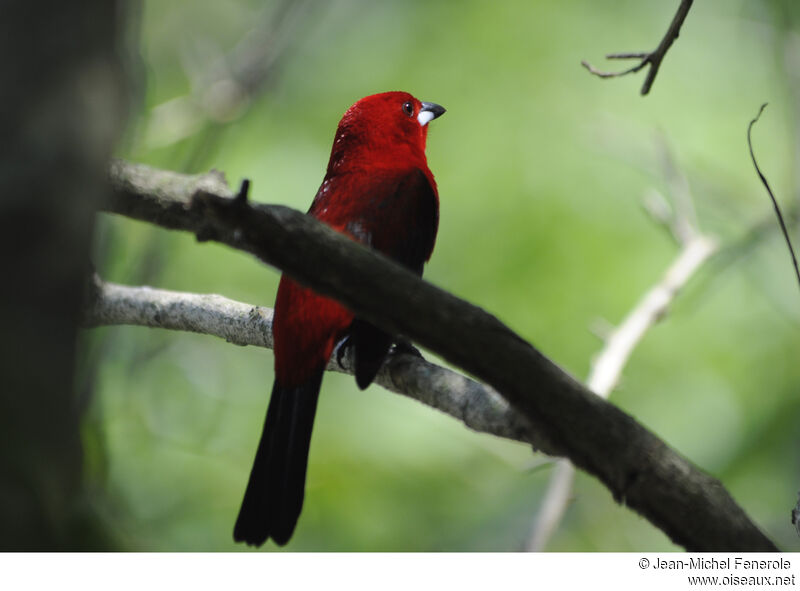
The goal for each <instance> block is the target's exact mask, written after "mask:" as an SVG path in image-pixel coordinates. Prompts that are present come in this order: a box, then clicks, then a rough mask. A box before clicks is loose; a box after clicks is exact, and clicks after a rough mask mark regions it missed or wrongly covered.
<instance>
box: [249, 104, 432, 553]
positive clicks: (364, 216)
mask: <svg viewBox="0 0 800 591" xmlns="http://www.w3.org/2000/svg"><path fill="white" fill-rule="evenodd" d="M442 113H444V109H443V108H442V107H440V106H439V105H436V104H433V103H423V102H420V101H419V100H417V99H415V98H414V97H413V96H411V95H410V94H408V93H405V92H386V93H382V94H375V95H371V96H368V97H365V98H363V99H361V100H360V101H358V102H357V103H355V104H354V105H353V106H352V107H350V108H349V109H348V110H347V112H346V113H345V114H344V116H343V117H342V120H341V121H340V122H339V127H338V129H337V130H336V136H335V138H334V141H333V148H332V150H331V157H330V160H329V162H328V169H327V172H326V174H325V178H324V179H323V181H322V185H321V186H320V188H319V191H318V192H317V195H316V197H315V198H314V202H313V203H312V204H311V209H309V212H308V213H309V215H311V216H313V217H315V218H317V219H318V220H320V221H322V222H324V223H326V224H328V225H329V226H331V227H332V228H334V229H335V230H337V231H339V232H341V233H343V234H346V235H347V236H349V237H350V238H352V239H353V240H356V241H357V242H361V243H363V244H366V245H368V246H370V247H372V248H374V249H376V250H378V251H380V252H382V253H383V254H385V255H387V256H389V257H390V258H392V259H394V260H396V261H397V262H399V263H401V264H402V265H405V266H406V267H408V268H409V269H410V270H412V271H413V272H415V273H417V274H419V275H422V268H423V265H424V263H425V262H426V261H427V260H428V259H429V258H430V256H431V252H432V251H433V245H434V242H435V239H436V230H437V227H438V223H439V196H438V193H437V190H436V183H435V182H434V179H433V174H432V173H431V171H430V169H429V168H428V164H427V160H426V158H425V143H426V139H427V133H428V126H427V123H428V122H430V121H431V120H432V119H435V118H436V117H438V116H439V115H441V114H442ZM273 335H274V342H275V383H274V385H273V389H272V397H271V399H270V404H269V408H268V409H267V417H266V421H265V423H264V430H263V432H262V435H261V440H260V442H259V446H258V450H257V452H256V458H255V461H254V463H253V469H252V471H251V473H250V480H249V482H248V485H247V490H246V492H245V497H244V500H243V502H242V507H241V509H240V511H239V517H238V519H237V521H236V526H235V528H234V539H235V540H236V541H244V542H247V543H248V544H253V545H261V544H263V543H264V541H266V540H267V539H268V538H272V539H273V540H275V542H276V543H278V544H280V545H283V544H285V543H286V542H287V541H288V540H289V538H290V537H291V535H292V533H293V531H294V527H295V525H296V523H297V519H298V517H299V515H300V511H301V509H302V505H303V495H304V489H305V474H306V466H307V463H308V447H309V443H310V440H311V430H312V427H313V422H314V413H315V411H316V405H317V397H318V395H319V387H320V384H321V381H322V374H323V372H324V370H325V366H326V365H327V363H328V360H329V359H330V356H331V354H332V352H333V350H334V348H335V346H336V344H337V343H338V342H339V341H341V340H342V339H344V338H349V343H350V344H351V345H352V347H353V349H354V356H355V374H356V382H357V384H358V386H359V387H360V388H362V389H363V388H366V387H367V386H368V385H369V384H370V383H371V382H372V380H373V379H374V378H375V375H376V374H377V372H378V370H379V369H380V367H381V365H382V364H383V361H384V359H385V357H386V354H387V353H388V351H389V348H390V346H391V344H392V341H393V337H392V335H388V334H386V333H384V332H383V331H382V330H380V329H378V328H376V327H374V326H372V325H371V324H369V323H368V322H365V321H363V320H360V319H358V318H354V316H353V314H352V313H351V312H349V311H348V310H347V309H346V308H344V307H343V306H342V305H340V304H339V303H337V302H335V301H334V300H331V299H328V298H325V297H322V296H320V295H318V294H316V293H314V292H313V291H312V290H310V289H307V288H305V287H303V286H301V285H299V284H297V283H296V282H294V281H293V280H291V279H289V278H288V277H286V276H285V275H284V276H283V277H282V278H281V282H280V285H279V287H278V295H277V298H276V301H275V315H274V320H273Z"/></svg>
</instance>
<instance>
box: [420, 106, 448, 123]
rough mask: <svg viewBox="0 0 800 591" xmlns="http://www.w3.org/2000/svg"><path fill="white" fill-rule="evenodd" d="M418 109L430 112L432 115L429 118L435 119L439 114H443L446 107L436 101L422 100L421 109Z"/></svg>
mask: <svg viewBox="0 0 800 591" xmlns="http://www.w3.org/2000/svg"><path fill="white" fill-rule="evenodd" d="M420 111H421V112H427V113H430V114H432V115H433V117H431V119H436V118H437V117H439V116H440V115H444V112H445V111H446V109H445V108H444V107H443V106H442V105H437V104H436V103H426V102H423V103H422V109H420Z"/></svg>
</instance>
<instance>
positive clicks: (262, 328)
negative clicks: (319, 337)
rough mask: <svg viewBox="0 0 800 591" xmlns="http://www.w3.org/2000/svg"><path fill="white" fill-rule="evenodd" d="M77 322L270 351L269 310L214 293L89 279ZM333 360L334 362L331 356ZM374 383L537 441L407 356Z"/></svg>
mask: <svg viewBox="0 0 800 591" xmlns="http://www.w3.org/2000/svg"><path fill="white" fill-rule="evenodd" d="M91 292H92V295H91V298H90V301H89V302H88V304H87V307H86V312H85V315H84V319H83V324H84V326H85V327H87V328H91V327H96V326H112V325H132V326H149V327H153V328H166V329H170V330H180V331H186V332H194V333H199V334H206V335H212V336H216V337H220V338H222V339H225V340H226V341H228V342H229V343H233V344H235V345H242V346H245V345H253V346H256V347H265V348H267V349H271V348H272V346H273V345H272V309H271V308H265V307H262V306H254V305H251V304H245V303H242V302H237V301H235V300H230V299H228V298H225V297H222V296H220V295H215V294H195V293H185V292H177V291H168V290H165V289H154V288H152V287H144V286H143V287H131V286H127V285H118V284H115V283H109V282H106V281H103V280H101V279H100V278H99V277H97V276H95V277H94V281H93V284H92V289H91ZM334 357H336V356H334ZM327 369H328V371H337V372H342V373H348V374H351V375H352V373H353V360H352V355H351V354H349V353H348V354H346V355H344V356H343V357H342V365H339V363H338V361H337V360H335V359H332V360H331V361H330V363H328V368H327ZM375 383H376V384H378V385H380V386H383V387H384V388H386V389H387V390H389V391H391V392H395V393H397V394H403V395H404V396H408V397H409V398H413V399H415V400H419V401H420V402H422V403H424V404H427V405H428V406H431V407H433V408H436V409H438V410H440V411H442V412H444V413H447V414H449V415H451V416H453V417H455V418H456V419H458V420H460V421H461V422H463V423H464V424H465V425H466V426H467V427H469V428H470V429H473V430H475V431H478V432H481V433H489V434H491V435H496V436H498V437H504V438H506V439H512V440H514V441H520V442H523V443H529V444H531V445H532V446H534V447H535V448H541V447H542V446H546V445H547V442H545V441H540V440H538V439H537V437H536V436H535V434H534V433H533V430H532V429H531V426H530V424H529V423H528V421H526V420H525V418H523V417H522V416H521V415H520V414H519V413H518V412H516V411H515V410H514V409H513V408H511V406H510V405H509V404H508V402H506V401H505V399H504V398H502V397H501V396H500V395H499V394H498V393H497V392H495V391H494V390H492V389H491V388H489V387H487V386H484V385H483V384H480V383H478V382H476V381H474V380H471V379H469V378H467V377H464V376H462V375H460V374H458V373H456V372H454V371H452V370H449V369H447V368H444V367H441V366H438V365H435V364H433V363H429V362H428V361H425V360H424V359H422V358H421V357H416V356H414V355H410V354H407V353H400V354H394V355H391V356H390V357H389V358H388V359H387V362H386V363H385V364H384V367H383V368H382V369H381V371H380V372H379V373H378V376H377V378H376V379H375Z"/></svg>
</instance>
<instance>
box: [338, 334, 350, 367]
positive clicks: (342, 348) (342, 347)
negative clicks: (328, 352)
mask: <svg viewBox="0 0 800 591" xmlns="http://www.w3.org/2000/svg"><path fill="white" fill-rule="evenodd" d="M352 346H353V342H352V340H351V339H350V337H349V336H346V337H345V338H343V339H342V340H341V341H339V345H338V346H337V347H336V363H337V364H338V365H339V367H340V368H341V369H343V370H347V368H346V367H345V365H344V356H345V355H347V349H349V348H350V347H352Z"/></svg>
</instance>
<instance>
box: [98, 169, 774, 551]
mask: <svg viewBox="0 0 800 591" xmlns="http://www.w3.org/2000/svg"><path fill="white" fill-rule="evenodd" d="M112 185H113V187H114V199H113V201H112V202H111V203H110V204H109V205H108V208H109V210H111V211H114V212H117V213H123V214H125V215H129V216H131V217H135V218H137V219H143V220H145V221H149V222H151V223H157V224H159V225H162V226H164V227H168V228H173V229H183V230H188V231H191V232H194V233H195V234H198V235H199V237H201V238H202V239H204V240H215V241H217V242H221V243H223V244H227V245H229V246H232V247H233V248H236V249H239V250H242V251H244V252H249V253H252V254H254V255H256V256H257V257H259V258H260V259H261V260H263V261H264V262H266V263H268V264H270V265H274V266H276V267H278V268H280V269H282V270H283V271H284V272H285V273H287V274H289V275H290V276H291V277H293V278H294V279H295V280H296V281H298V282H300V283H302V284H304V285H307V286H309V287H310V288H312V289H314V290H315V291H317V292H318V293H320V294H322V295H325V296H328V297H333V298H336V299H337V300H339V301H340V302H342V303H343V304H344V305H345V306H347V307H348V308H349V309H351V310H352V311H353V312H354V313H355V314H357V315H358V316H360V317H362V318H364V319H366V320H368V321H370V322H372V323H373V324H375V325H376V326H379V327H380V328H382V329H384V330H386V331H387V332H389V333H392V334H398V335H405V336H406V337H407V338H409V339H411V340H412V341H414V342H416V343H419V344H420V345H421V346H423V347H425V348H427V349H429V350H431V351H433V352H434V353H437V354H439V355H440V356H441V357H442V358H443V359H445V360H446V361H448V362H450V363H452V364H454V365H456V366H458V367H461V368H462V369H464V370H465V371H466V372H468V373H469V374H472V375H473V376H475V377H476V378H478V379H480V380H482V381H484V382H486V383H487V384H488V385H489V386H491V387H493V388H494V389H496V390H497V391H498V392H499V393H500V394H501V395H502V396H503V397H504V398H505V399H506V400H507V401H508V402H509V403H510V404H511V406H512V407H513V408H514V409H516V410H517V411H518V412H519V413H520V414H522V415H523V416H524V417H525V418H526V419H527V420H528V421H529V422H530V424H531V426H532V428H533V429H534V431H535V433H536V434H537V437H542V438H543V439H545V440H547V441H548V442H549V445H548V449H549V450H551V451H552V452H554V453H558V454H559V455H563V456H565V457H568V458H569V459H570V460H572V461H573V463H575V465H576V466H578V467H580V468H581V469H583V470H585V471H587V472H588V473H590V474H592V475H594V476H596V477H597V478H598V479H599V480H601V481H602V482H603V483H604V484H605V485H606V486H607V487H608V488H609V490H610V491H611V493H612V495H613V496H614V498H615V499H617V501H619V502H624V503H625V504H626V505H627V506H628V507H630V508H631V509H633V510H635V511H638V512H639V513H640V514H642V515H643V516H645V517H646V518H647V519H649V520H650V521H651V522H652V523H653V524H654V525H655V526H656V527H658V528H660V529H662V530H663V531H664V532H665V533H667V535H669V536H670V537H671V538H672V539H673V541H675V543H677V544H681V545H684V546H686V547H687V548H689V549H697V550H700V549H708V550H718V551H721V550H736V549H739V550H744V549H750V550H774V549H775V546H774V544H773V543H772V542H771V541H770V540H769V539H768V538H766V537H765V536H764V534H763V533H761V531H760V530H759V529H758V527H756V526H755V525H754V524H753V523H752V522H751V521H750V519H749V517H748V516H747V515H746V514H745V512H744V511H743V510H742V509H741V508H740V507H739V506H738V505H737V504H736V502H735V501H734V500H733V498H732V497H731V496H730V494H728V492H727V491H726V490H725V488H724V487H723V486H722V484H721V483H720V482H719V481H718V480H716V479H715V478H713V477H711V476H709V475H708V474H706V473H704V472H703V471H701V470H699V469H698V468H697V467H695V466H694V465H692V464H691V463H690V462H689V461H688V460H686V459H685V458H683V457H681V456H680V455H678V454H677V453H676V452H675V451H674V450H672V449H670V448H669V446H667V445H666V444H665V443H664V442H663V441H661V440H660V439H658V438H657V437H656V436H655V435H653V434H652V433H651V432H650V431H648V430H647V429H646V428H645V427H643V426H642V425H640V424H639V423H637V422H636V421H635V420H634V419H633V418H632V417H631V416H629V415H627V414H626V413H624V412H623V411H621V410H620V409H619V408H617V407H616V406H614V405H612V404H609V403H608V402H606V401H604V400H602V399H601V398H599V397H598V396H596V395H595V394H594V393H592V392H591V391H590V390H588V389H587V388H586V387H585V386H583V385H581V384H580V382H578V381H577V380H575V379H574V378H573V377H572V376H570V375H568V374H567V373H565V372H564V371H563V370H562V369H561V368H559V367H558V366H557V365H556V364H555V363H554V362H552V361H551V360H550V359H548V358H547V357H546V356H544V355H543V354H542V353H541V352H539V351H538V350H537V349H535V348H534V347H533V346H532V345H530V343H527V342H526V341H525V340H524V339H522V338H521V337H520V336H519V335H517V334H516V333H514V332H513V331H512V330H510V329H509V328H508V327H507V326H505V325H504V324H503V323H501V322H500V321H499V320H498V319H497V318H495V317H494V316H492V315H491V314H488V313H487V312H485V311H484V310H482V309H480V308H478V307H476V306H474V305H472V304H469V303H468V302H465V301H464V300H461V299H459V298H457V297H455V296H453V295H452V294H449V293H447V292H446V291H443V290H441V289H439V288H437V287H435V286H433V285H431V284H430V283H428V282H426V281H423V280H421V279H420V278H419V277H417V276H416V275H414V274H413V273H411V272H410V271H408V270H407V269H405V268H403V267H402V266H400V265H398V264H396V263H394V262H393V261H390V260H389V259H387V258H386V257H384V256H382V255H380V254H379V253H377V252H375V251H373V250H371V249H369V248H366V247H364V246H363V245H360V244H358V243H356V242H354V241H352V240H350V239H348V238H347V237H345V236H343V235H342V234H339V233H338V232H336V231H334V230H333V229H331V228H329V227H327V226H325V225H324V224H322V223H320V222H319V221H317V220H315V219H313V218H311V217H309V216H306V215H304V214H302V213H300V212H298V211H295V210H292V209H289V208H286V207H282V206H277V205H271V206H267V205H259V204H251V203H249V202H246V201H244V200H242V199H238V200H237V199H233V194H232V192H231V191H230V189H228V188H227V187H226V186H225V185H224V183H222V181H221V176H220V175H200V176H186V175H179V174H176V173H169V172H166V171H158V170H153V169H150V168H148V167H144V166H138V165H131V164H125V163H120V162H118V163H116V164H115V165H114V167H113V169H112ZM213 188H216V189H219V190H218V191H216V192H215V191H212V190H211V189H213Z"/></svg>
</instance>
